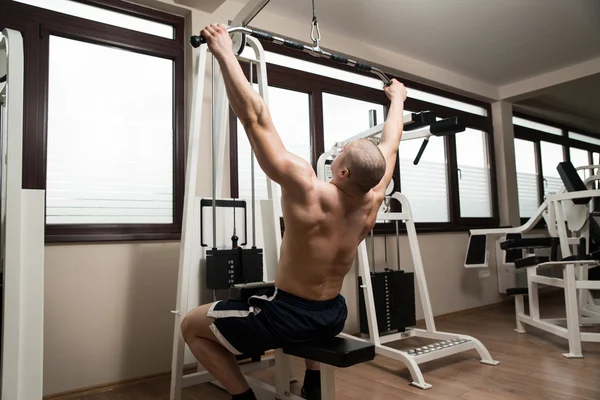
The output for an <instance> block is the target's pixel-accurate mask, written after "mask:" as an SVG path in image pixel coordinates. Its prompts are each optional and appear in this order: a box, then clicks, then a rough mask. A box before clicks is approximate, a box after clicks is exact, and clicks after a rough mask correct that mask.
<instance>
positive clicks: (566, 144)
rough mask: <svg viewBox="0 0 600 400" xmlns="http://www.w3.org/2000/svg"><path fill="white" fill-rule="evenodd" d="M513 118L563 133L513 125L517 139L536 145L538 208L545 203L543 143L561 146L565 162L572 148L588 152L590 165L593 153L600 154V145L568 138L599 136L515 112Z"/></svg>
mask: <svg viewBox="0 0 600 400" xmlns="http://www.w3.org/2000/svg"><path fill="white" fill-rule="evenodd" d="M513 116H514V117H519V118H523V119H527V120H529V121H532V122H537V123H540V124H544V125H549V126H552V127H554V128H558V129H560V130H561V132H562V133H561V135H553V134H551V133H547V132H543V131H538V130H536V129H531V128H527V127H524V126H520V125H514V124H513V128H514V137H515V139H521V140H527V141H529V142H533V143H534V149H535V157H536V169H537V187H538V202H539V204H538V206H539V205H541V204H542V203H543V202H544V174H543V169H542V158H543V155H542V149H541V142H547V143H554V144H559V145H561V146H562V149H563V160H564V161H571V152H570V150H571V148H576V149H580V150H584V151H587V153H588V162H589V163H590V165H591V164H593V162H594V159H593V153H600V145H594V144H592V143H587V142H582V141H579V140H576V139H572V138H570V137H569V136H568V135H569V131H571V132H574V133H579V134H582V135H584V136H589V137H591V138H595V139H600V135H599V134H595V133H592V132H589V131H586V130H582V129H579V128H575V127H572V126H568V125H565V124H561V123H557V122H553V121H549V120H546V119H543V118H539V117H536V116H532V115H528V114H525V113H522V112H517V111H514V112H513ZM519 218H520V220H521V223H522V224H524V223H526V222H527V221H528V220H529V218H522V217H521V216H520V215H519ZM543 225H545V222H543V219H542V220H541V221H540V222H539V223H538V227H542V226H543Z"/></svg>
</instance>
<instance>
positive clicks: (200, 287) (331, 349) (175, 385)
mask: <svg viewBox="0 0 600 400" xmlns="http://www.w3.org/2000/svg"><path fill="white" fill-rule="evenodd" d="M267 2H268V1H262V2H261V1H251V2H250V3H249V4H248V5H247V6H246V7H244V9H242V11H241V13H240V14H245V15H238V16H237V17H236V18H234V21H243V23H246V24H247V23H248V22H249V20H251V17H252V16H253V15H256V13H257V12H258V11H260V9H262V7H264V4H266V3H267ZM257 10H258V11H257ZM240 32H241V33H244V35H242V36H240V35H238V33H240ZM229 33H230V34H231V35H232V38H233V39H234V45H235V46H238V48H237V49H236V53H237V54H238V59H240V60H244V61H247V62H249V63H250V64H251V65H252V64H253V63H254V64H256V66H257V68H256V69H257V81H258V91H259V94H260V95H261V96H262V97H263V99H264V100H265V102H266V103H267V104H268V92H267V88H268V82H267V73H266V61H265V53H264V50H263V47H262V45H261V43H260V41H259V39H262V40H272V41H273V40H274V41H281V40H283V39H280V38H275V37H272V36H270V35H268V34H266V33H263V32H258V31H252V30H249V29H247V28H245V27H233V28H229ZM190 43H191V44H192V46H193V47H195V48H197V50H196V57H195V68H196V70H195V73H194V80H195V86H194V92H193V100H192V101H193V103H192V107H193V108H192V118H191V121H190V123H191V126H190V129H189V140H188V155H187V167H186V171H187V172H186V183H185V196H184V210H183V222H182V238H181V250H180V266H179V276H178V295H177V305H176V310H173V311H172V313H173V314H174V316H175V324H174V342H173V359H172V376H171V394H170V398H171V399H172V400H179V399H181V392H182V389H183V388H184V387H189V386H193V385H197V384H200V383H205V382H212V383H215V384H218V383H216V382H215V381H214V378H213V377H212V376H211V375H210V374H209V373H208V372H207V371H204V370H203V369H202V367H201V366H200V365H198V370H197V371H196V372H193V373H187V374H184V365H185V364H188V363H195V360H194V359H193V356H191V354H189V352H186V346H185V342H184V340H183V338H182V336H181V329H180V326H181V321H182V319H183V317H184V316H185V315H186V314H187V312H188V311H189V310H191V309H193V308H194V307H196V306H198V305H200V304H204V303H207V302H210V301H212V300H213V299H211V298H210V297H211V296H210V295H211V293H209V290H206V286H207V285H206V281H207V278H208V275H207V267H208V265H209V264H208V262H207V260H208V258H209V256H210V255H211V253H209V251H212V255H215V254H218V253H215V250H217V251H218V247H219V246H222V247H223V246H229V243H227V242H228V241H229V240H228V239H224V237H225V234H223V232H229V233H230V232H232V230H233V229H232V227H231V226H227V225H228V224H227V221H226V220H225V219H224V218H222V217H219V214H218V210H217V209H218V205H219V204H222V205H223V204H226V203H223V202H220V201H222V200H225V199H219V195H220V193H221V192H222V190H221V189H222V188H221V186H222V181H223V169H224V168H223V163H224V153H225V137H224V136H225V132H226V130H225V128H226V124H227V118H228V117H227V112H228V100H227V97H226V91H225V87H224V84H223V80H222V76H221V75H220V74H217V65H216V63H215V60H214V57H213V58H212V74H211V75H212V110H211V111H212V115H211V122H212V155H213V157H212V177H213V181H212V197H211V199H201V198H197V197H196V196H195V193H196V187H195V184H196V174H197V170H198V151H199V138H200V126H201V118H202V107H201V105H202V101H203V92H204V81H205V79H204V77H205V73H206V63H207V61H208V49H207V46H206V45H203V40H202V38H201V37H200V36H193V37H192V38H191V39H190ZM240 43H242V44H241V45H240ZM283 43H284V45H287V46H288V47H292V48H297V49H299V47H300V45H299V44H297V43H295V42H291V41H284V42H283ZM246 46H249V47H250V48H251V49H252V50H254V53H255V56H256V57H255V58H254V59H247V58H244V57H242V56H241V53H242V50H243V49H244V48H245V47H246ZM314 51H317V50H316V49H314ZM319 54H325V53H324V52H323V53H319ZM327 54H330V53H327ZM332 56H333V55H332ZM336 57H337V59H338V60H342V57H341V56H336ZM350 62H352V60H347V63H350ZM355 65H357V68H358V67H360V68H361V69H362V70H370V71H379V70H377V69H374V68H371V67H370V66H366V65H364V64H359V63H355ZM379 72H380V71H379ZM374 73H375V74H377V72H374ZM381 74H382V75H383V73H381ZM378 76H379V75H378ZM383 76H385V75H383ZM386 79H387V77H386ZM384 83H389V79H387V82H384ZM267 188H268V200H264V201H261V202H260V206H259V207H258V209H257V210H256V213H257V214H258V213H260V219H261V220H262V226H261V232H260V234H259V235H257V236H258V238H257V239H256V242H257V245H258V247H261V248H262V249H263V262H264V266H263V271H262V272H263V274H262V280H263V282H251V283H241V284H236V283H235V281H236V276H235V273H234V274H233V276H232V280H233V282H230V283H231V284H232V287H231V289H235V290H236V291H238V292H241V291H242V290H243V289H248V290H251V289H252V288H253V287H256V286H259V287H261V286H268V285H269V284H270V285H271V286H272V285H273V283H272V282H273V281H274V278H275V271H276V267H277V261H278V259H279V248H280V245H281V230H280V229H281V228H280V218H281V216H282V212H281V208H280V204H279V201H278V199H279V198H280V195H279V188H278V187H277V185H276V184H275V183H274V182H273V181H271V180H270V179H268V178H267ZM203 201H204V202H205V203H206V201H209V202H210V204H211V207H210V208H211V209H212V212H211V213H208V211H207V214H209V215H207V216H206V218H207V219H208V220H211V222H212V226H213V232H212V238H213V243H212V246H213V247H212V249H210V250H205V249H206V248H205V247H202V246H201V245H200V243H201V242H202V239H201V236H202V231H203V230H202V226H201V225H202V224H201V223H199V221H201V219H202V218H203V217H201V214H202V212H203V209H202V203H203ZM251 202H252V207H253V208H254V199H252V200H251ZM221 214H227V215H232V217H233V215H236V214H235V207H234V211H233V213H230V212H224V213H223V212H222V213H221ZM254 217H255V215H254V211H253V213H252V218H254ZM215 220H218V221H219V224H218V225H219V226H220V231H221V236H220V237H221V241H220V242H219V235H218V233H217V231H216V226H217V224H215V223H214V221H215ZM245 223H247V221H246V222H245ZM253 227H254V223H253ZM253 229H254V228H253ZM234 236H236V235H234ZM253 244H254V239H253ZM221 254H224V253H221ZM235 262H236V261H235V260H234V264H235ZM242 263H243V260H242ZM231 270H233V271H235V267H234V268H232V269H230V270H229V271H231ZM253 280H254V279H253ZM262 284H264V285H262ZM274 353H275V354H274V355H273V356H267V357H262V356H261V357H260V361H259V360H257V359H255V357H254V356H255V355H248V356H249V357H250V358H251V359H253V361H251V362H247V361H246V360H240V361H242V362H241V368H242V371H243V372H244V373H247V372H250V371H253V370H257V369H263V368H267V367H272V366H275V367H276V368H275V373H276V384H275V386H274V387H273V386H270V385H267V384H265V383H263V382H261V381H258V380H256V379H253V378H252V377H249V376H247V377H246V379H247V380H248V382H249V384H250V385H251V386H252V388H253V389H254V391H255V392H256V394H257V396H258V397H259V398H260V399H275V398H277V399H300V397H299V396H295V395H293V394H292V393H291V389H290V381H291V380H293V379H290V377H291V376H292V375H291V373H290V370H291V369H290V367H291V360H290V357H291V356H296V357H301V358H306V359H310V360H314V361H317V362H320V363H321V385H322V398H323V400H331V399H334V398H335V368H345V367H349V366H352V365H355V364H358V363H361V362H365V361H369V360H372V359H373V358H374V357H375V349H374V346H373V345H372V344H370V343H365V342H363V341H359V340H354V339H346V338H341V337H337V338H333V339H332V340H329V341H326V342H323V343H310V344H306V345H293V346H292V345H290V346H285V347H284V348H281V349H275V351H274Z"/></svg>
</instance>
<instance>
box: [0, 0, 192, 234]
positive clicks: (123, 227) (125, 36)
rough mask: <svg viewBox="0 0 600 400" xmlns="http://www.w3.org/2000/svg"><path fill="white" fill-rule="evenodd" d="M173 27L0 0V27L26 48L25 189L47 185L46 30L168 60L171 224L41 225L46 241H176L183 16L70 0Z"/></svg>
mask: <svg viewBox="0 0 600 400" xmlns="http://www.w3.org/2000/svg"><path fill="white" fill-rule="evenodd" d="M75 1H77V2H79V3H82V4H87V5H91V6H95V7H101V8H104V9H108V10H111V11H117V12H120V13H124V14H127V15H132V16H136V17H140V18H144V19H147V20H151V21H154V22H160V23H164V24H168V25H172V26H173V32H174V39H167V38H163V37H159V36H155V35H151V34H147V33H142V32H137V31H133V30H130V29H125V28H121V27H117V26H112V25H108V24H104V23H99V22H95V21H91V20H87V19H84V18H79V17H74V16H71V15H67V14H63V13H59V12H55V11H51V10H47V9H42V8H39V7H35V6H31V5H28V4H24V3H18V2H15V1H12V0H0V5H1V6H2V9H3V10H4V11H5V12H3V14H2V17H1V18H0V26H2V27H7V28H12V29H15V30H18V31H20V32H21V34H22V36H23V43H24V53H25V88H24V89H25V90H24V97H25V99H24V126H23V183H22V187H23V188H24V189H38V190H45V189H46V169H47V157H46V156H47V154H46V151H47V149H46V141H47V118H48V79H49V76H48V73H49V71H48V67H49V38H50V36H51V35H54V36H60V37H64V38H68V39H73V40H77V41H82V42H86V43H91V44H97V45H108V46H111V47H116V48H120V49H124V50H128V51H134V52H137V53H141V54H145V55H150V56H155V57H161V58H166V59H170V60H172V61H173V70H174V72H173V90H174V93H173V95H174V97H173V99H174V100H173V222H172V223H170V224H151V223H149V224H140V223H136V224H114V223H111V224H45V241H46V243H69V242H106V241H138V240H179V239H180V237H181V221H182V216H183V195H184V193H183V191H184V186H185V181H184V174H185V147H184V146H185V133H184V131H185V130H184V121H185V120H184V118H185V108H184V100H185V97H184V96H185V93H184V91H185V90H184V80H185V76H184V68H185V64H184V45H185V42H186V40H185V25H184V24H185V19H184V18H183V17H180V16H177V15H173V14H168V13H165V12H161V11H158V10H153V9H149V8H146V7H143V6H140V5H136V4H131V3H126V2H121V1H118V0H75Z"/></svg>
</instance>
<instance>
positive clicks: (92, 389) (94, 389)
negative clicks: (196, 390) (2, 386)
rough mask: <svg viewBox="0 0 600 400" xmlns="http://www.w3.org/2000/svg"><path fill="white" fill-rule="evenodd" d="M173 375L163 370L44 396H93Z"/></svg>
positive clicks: (49, 399) (65, 399)
mask: <svg viewBox="0 0 600 400" xmlns="http://www.w3.org/2000/svg"><path fill="white" fill-rule="evenodd" d="M196 368H197V367H196V365H189V366H186V367H185V368H184V373H192V372H194V371H195V370H196ZM169 376H171V372H163V373H160V374H154V375H146V376H143V377H140V378H133V379H126V380H122V381H117V382H109V383H104V384H102V385H96V386H89V387H86V388H81V389H75V390H70V391H68V392H62V393H56V394H51V395H48V396H44V398H43V399H44V400H73V399H79V398H81V397H83V396H91V395H94V394H99V393H105V392H109V391H112V390H117V389H122V388H124V387H128V386H132V385H136V384H138V383H142V382H148V381H151V380H154V379H160V378H166V377H169Z"/></svg>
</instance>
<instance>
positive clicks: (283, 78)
mask: <svg viewBox="0 0 600 400" xmlns="http://www.w3.org/2000/svg"><path fill="white" fill-rule="evenodd" d="M262 44H263V47H264V49H265V51H267V52H273V53H278V54H281V55H285V56H289V57H293V58H297V59H301V60H305V61H310V62H313V63H317V64H321V65H324V66H329V67H334V68H336V69H341V70H346V71H349V72H353V73H356V74H360V75H364V76H368V77H373V75H372V74H370V73H368V72H362V71H357V70H356V69H354V68H351V67H348V66H345V65H340V64H338V63H335V62H333V61H331V60H328V59H323V58H315V57H313V56H311V55H309V54H306V53H303V52H298V51H295V50H293V49H288V48H285V47H282V46H279V45H276V44H272V43H262ZM240 65H241V66H242V70H243V71H244V74H245V75H246V79H249V71H248V64H247V63H246V62H244V61H240ZM254 68H255V71H256V65H255V66H254ZM383 70H385V69H383ZM253 76H254V82H255V83H257V78H256V77H257V74H256V72H254V73H253ZM267 76H268V80H269V86H274V87H280V88H282V89H288V90H295V91H300V92H303V93H308V94H309V98H310V121H311V123H310V125H311V149H312V159H311V164H312V166H313V169H315V170H316V163H317V160H318V158H319V156H320V155H321V154H322V153H323V152H324V151H325V149H324V143H323V142H324V133H323V132H324V129H323V114H322V109H323V108H322V107H323V100H322V95H323V93H324V92H325V93H331V94H334V95H340V96H344V97H349V98H354V99H357V100H361V101H368V102H372V103H378V104H382V105H383V106H384V112H385V111H387V108H388V106H389V100H388V99H387V97H386V96H385V93H384V92H383V91H381V90H377V89H374V88H370V87H366V86H362V85H358V84H353V83H350V82H346V81H342V80H338V79H334V78H329V77H325V76H322V75H317V74H312V73H308V72H304V71H300V70H297V69H292V68H287V67H283V66H279V65H273V64H269V63H267ZM388 76H389V77H390V78H396V79H398V80H400V81H401V82H403V83H404V84H405V85H406V86H407V87H409V90H410V88H414V89H418V90H421V91H424V92H428V93H431V94H435V95H439V96H443V97H446V98H449V99H453V100H458V101H461V102H465V103H469V104H473V105H476V106H479V107H482V108H484V109H486V111H487V116H480V115H475V114H471V113H468V112H466V111H461V110H456V109H453V108H449V107H445V106H442V105H439V104H434V103H429V102H425V101H422V100H417V99H413V98H410V97H409V98H407V99H406V101H405V108H406V109H407V110H417V111H426V110H429V111H434V112H435V113H436V114H438V115H439V116H440V117H442V118H446V117H453V116H457V117H459V118H461V120H462V121H463V122H464V123H465V125H466V126H467V128H472V129H476V130H478V131H482V132H484V133H485V134H486V136H485V140H486V144H487V146H488V159H489V165H490V195H491V211H492V216H491V217H489V218H465V217H461V215H460V193H459V178H458V163H457V161H458V160H457V154H456V139H455V137H454V136H453V135H450V136H446V137H444V141H445V150H446V173H447V177H448V210H449V219H450V221H449V222H435V223H426V222H417V223H416V227H417V229H418V230H419V231H420V232H452V231H468V230H469V229H473V228H488V227H496V226H498V225H499V212H498V192H497V191H498V189H497V178H496V158H495V150H494V140H493V124H492V115H491V112H492V110H491V104H489V103H485V102H482V101H479V100H475V99H471V98H468V97H465V96H462V95H459V94H455V93H450V92H446V91H444V90H441V89H438V88H433V87H429V86H426V85H423V84H421V83H418V82H413V81H410V80H407V79H404V78H399V77H395V76H393V75H392V74H388ZM229 129H230V147H229V156H230V171H231V175H230V185H231V187H230V189H231V196H232V197H234V198H237V197H238V195H239V190H238V162H237V134H238V132H237V122H236V116H235V115H234V114H233V111H232V110H231V109H230V115H229ZM400 173H401V171H400V162H399V157H397V160H396V168H395V170H394V174H393V177H392V179H393V180H394V187H395V188H397V189H396V190H400V191H401V185H400V182H401V181H400ZM409 200H410V199H409ZM392 204H393V206H392V209H393V210H394V205H395V204H394V203H392ZM282 225H283V223H282ZM399 228H400V231H401V232H403V233H404V232H406V227H405V224H404V223H400V224H399ZM374 232H375V234H378V235H379V234H386V235H387V234H395V225H394V224H393V223H377V224H376V226H375V229H374Z"/></svg>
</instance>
